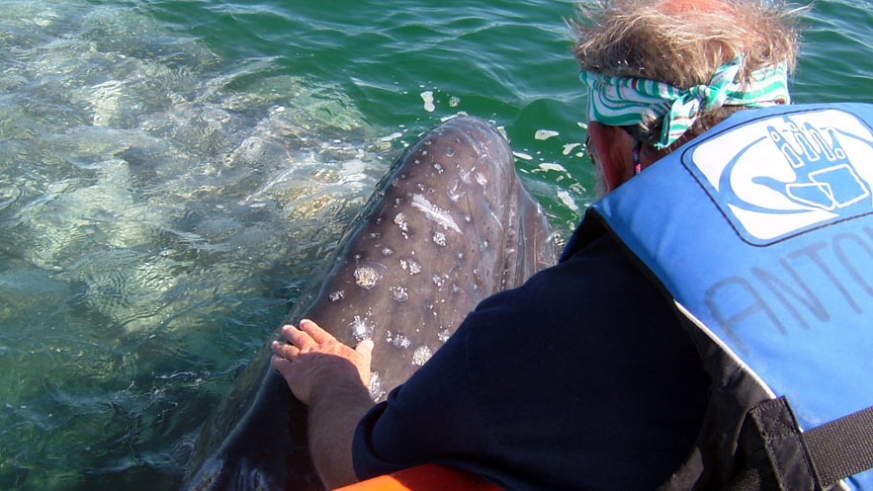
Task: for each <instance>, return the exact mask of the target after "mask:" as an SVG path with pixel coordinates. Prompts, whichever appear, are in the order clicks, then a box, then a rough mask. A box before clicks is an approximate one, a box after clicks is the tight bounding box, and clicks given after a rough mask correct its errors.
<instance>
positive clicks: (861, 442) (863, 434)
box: [803, 407, 873, 488]
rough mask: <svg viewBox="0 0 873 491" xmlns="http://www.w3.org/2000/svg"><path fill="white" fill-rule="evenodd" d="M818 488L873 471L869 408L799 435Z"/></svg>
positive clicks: (872, 423) (872, 415)
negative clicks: (813, 470)
mask: <svg viewBox="0 0 873 491" xmlns="http://www.w3.org/2000/svg"><path fill="white" fill-rule="evenodd" d="M803 440H804V441H805V442H806V447H807V449H809V453H810V457H811V458H812V461H813V463H814V464H815V469H816V472H817V474H818V477H819V481H820V482H821V485H822V486H823V487H825V488H827V487H828V486H831V485H833V484H836V483H837V482H839V481H840V480H841V479H843V478H846V477H849V476H851V475H854V474H857V473H859V472H863V471H865V470H867V469H870V468H873V407H868V408H867V409H863V410H861V411H858V412H856V413H853V414H850V415H848V416H844V417H842V418H840V419H837V420H835V421H831V422H830V423H827V424H824V425H821V426H818V427H816V428H813V429H811V430H809V431H807V432H804V433H803Z"/></svg>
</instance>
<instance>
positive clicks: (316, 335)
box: [300, 319, 336, 344]
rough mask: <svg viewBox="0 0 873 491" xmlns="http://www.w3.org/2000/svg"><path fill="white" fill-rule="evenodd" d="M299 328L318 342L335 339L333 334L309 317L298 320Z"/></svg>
mask: <svg viewBox="0 0 873 491" xmlns="http://www.w3.org/2000/svg"><path fill="white" fill-rule="evenodd" d="M300 330H301V331H303V332H305V333H306V334H308V335H309V336H310V337H311V338H312V339H313V340H314V341H315V342H316V343H318V344H323V343H326V342H329V341H335V340H336V338H335V337H333V335H331V334H330V333H329V332H327V331H325V330H324V329H322V328H321V326H319V325H318V324H316V323H315V322H313V321H311V320H309V319H301V320H300Z"/></svg>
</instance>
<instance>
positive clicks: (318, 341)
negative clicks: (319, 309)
mask: <svg viewBox="0 0 873 491" xmlns="http://www.w3.org/2000/svg"><path fill="white" fill-rule="evenodd" d="M282 335H283V336H284V337H285V339H286V340H287V341H288V343H287V344H285V343H280V342H279V341H273V344H272V346H271V348H272V350H273V353H274V354H275V356H273V360H272V365H273V368H275V369H276V370H278V372H279V373H281V374H282V376H283V377H284V378H285V381H286V382H288V386H289V387H290V388H291V391H292V392H293V393H294V396H295V397H297V398H298V399H300V401H301V402H303V403H304V404H307V405H309V404H310V402H311V400H312V398H313V397H314V396H315V397H317V396H318V392H319V390H320V389H321V388H322V387H325V386H330V385H336V384H337V383H343V382H349V381H351V380H357V381H359V382H360V383H362V384H363V385H364V387H368V386H369V384H370V362H371V360H372V354H373V341H371V340H369V339H365V340H363V341H361V342H360V343H359V344H358V346H357V347H356V348H355V349H352V348H350V347H348V346H346V345H344V344H343V343H340V342H339V341H337V340H336V338H335V337H333V336H332V335H331V334H330V333H328V332H327V331H325V330H324V329H322V328H321V327H319V326H318V324H316V323H315V322H312V321H311V320H308V319H303V320H301V321H300V329H297V328H295V327H294V326H283V327H282Z"/></svg>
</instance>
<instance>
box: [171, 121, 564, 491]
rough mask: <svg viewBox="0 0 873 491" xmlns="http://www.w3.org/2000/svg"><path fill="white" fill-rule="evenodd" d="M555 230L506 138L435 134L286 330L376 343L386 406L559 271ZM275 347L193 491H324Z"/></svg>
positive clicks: (204, 454) (232, 411) (225, 419)
mask: <svg viewBox="0 0 873 491" xmlns="http://www.w3.org/2000/svg"><path fill="white" fill-rule="evenodd" d="M554 262H555V251H554V244H553V241H552V236H551V235H550V233H549V227H548V222H547V221H546V218H545V215H544V214H543V213H542V210H541V209H540V207H539V205H538V204H537V203H536V201H535V200H534V199H533V198H532V197H531V196H530V194H528V192H527V191H526V190H525V189H524V187H523V186H522V184H521V182H520V181H519V179H518V176H517V174H516V172H515V168H514V159H513V156H512V152H511V150H510V148H509V145H508V143H507V142H506V140H505V139H504V138H503V137H502V136H501V135H500V134H499V133H498V132H497V131H496V130H495V129H494V128H493V127H492V126H491V125H489V124H488V123H486V122H484V121H482V120H480V119H477V118H472V117H457V118H454V119H450V120H448V121H446V122H445V123H443V124H441V125H440V126H438V127H437V128H435V129H433V130H431V131H430V132H428V133H425V134H424V135H423V136H422V137H421V138H420V140H419V141H418V142H417V143H416V144H415V145H414V146H412V147H410V148H409V149H408V150H407V152H405V154H404V155H403V156H402V157H401V158H400V159H399V160H398V162H397V164H396V165H395V168H394V169H393V170H392V172H391V173H389V175H388V176H387V177H386V178H385V179H384V180H383V181H382V183H381V184H380V185H379V187H378V188H377V191H376V193H375V194H374V195H373V197H372V198H371V199H370V202H369V203H368V204H367V205H366V207H365V208H364V210H363V211H362V213H361V214H360V215H359V216H358V218H356V219H355V221H354V222H353V223H351V224H350V226H349V228H348V229H347V231H346V233H345V235H344V237H343V239H342V241H341V245H340V247H338V248H337V253H336V254H335V256H334V257H333V258H332V259H331V262H330V263H328V265H327V266H326V268H325V271H326V273H325V275H324V277H323V279H322V281H321V282H320V283H319V282H315V283H316V286H315V287H314V288H312V289H311V290H310V291H309V293H307V294H306V295H304V297H303V298H301V299H300V300H299V301H298V302H297V304H296V305H295V307H294V309H292V312H291V313H290V314H289V316H288V318H287V320H286V323H293V324H296V322H297V321H298V320H299V319H301V318H304V317H305V318H309V319H312V320H314V321H316V322H317V323H318V324H319V325H321V326H322V327H324V328H325V329H327V330H329V331H330V332H331V333H332V334H333V335H334V336H336V337H337V338H338V339H339V340H340V341H343V342H344V343H346V344H349V345H351V346H354V345H356V344H357V343H358V342H359V341H360V340H362V339H365V338H372V339H373V340H374V342H375V345H376V346H375V349H374V352H373V366H372V370H373V377H372V379H373V381H372V382H371V386H370V392H371V395H372V396H373V398H374V399H375V400H379V399H381V398H384V396H385V395H386V394H387V392H389V391H390V390H391V389H393V388H394V387H396V386H397V385H399V384H402V383H403V382H404V381H405V380H406V379H407V378H408V377H409V376H410V375H411V374H412V373H413V372H414V371H415V369H416V368H417V367H418V366H419V365H421V364H423V363H424V362H425V361H427V359H428V358H429V357H430V355H431V354H432V353H433V352H434V351H436V350H437V349H438V348H439V347H440V346H441V345H442V344H443V343H444V342H445V340H446V339H448V337H449V336H450V335H451V333H452V332H453V331H454V329H455V328H456V327H457V326H458V325H459V324H460V323H461V321H462V320H463V319H464V317H465V316H466V315H467V313H469V312H470V311H471V310H473V309H474V308H475V307H476V305H477V304H478V303H479V302H480V301H481V300H483V299H484V298H486V297H487V296H489V295H491V294H493V293H495V292H497V291H500V290H503V289H506V288H511V287H514V286H516V285H519V284H521V283H523V282H524V281H525V280H526V279H527V278H528V277H529V276H531V275H532V274H533V273H535V272H537V271H539V270H541V269H543V268H545V267H548V266H551V265H552V264H554ZM269 355H270V353H269V350H268V349H266V348H265V349H264V351H263V353H262V354H260V355H259V356H258V357H257V359H256V360H255V361H254V362H252V363H251V364H250V365H249V366H248V367H247V368H246V370H244V371H243V373H242V374H241V375H240V376H239V377H238V379H237V381H236V382H235V383H234V386H233V387H232V389H231V391H230V393H229V394H228V396H227V397H226V398H225V400H224V401H223V403H222V404H221V406H220V407H219V408H218V409H217V410H216V411H215V413H214V414H213V416H212V417H211V418H210V420H209V421H208V422H207V423H206V425H205V426H204V429H203V431H202V434H201V436H200V438H199V440H198V443H197V445H196V447H195V449H194V452H193V454H192V457H191V460H190V463H189V470H188V473H187V475H186V478H185V482H184V484H183V489H185V490H189V491H193V490H197V491H205V490H222V491H233V490H246V491H254V490H284V491H292V490H301V491H304V490H322V489H324V486H323V485H322V484H321V482H320V480H319V478H318V476H317V474H316V473H315V471H314V469H313V468H312V464H311V461H310V458H309V454H308V451H307V440H306V407H305V406H304V405H303V404H302V403H300V402H299V401H297V400H296V399H295V398H294V397H293V395H292V394H291V391H290V390H289V389H288V387H287V385H286V384H285V381H284V380H283V379H282V377H281V376H280V375H279V374H278V373H277V372H275V371H274V370H273V369H272V368H271V367H270V364H269V358H270V356H269Z"/></svg>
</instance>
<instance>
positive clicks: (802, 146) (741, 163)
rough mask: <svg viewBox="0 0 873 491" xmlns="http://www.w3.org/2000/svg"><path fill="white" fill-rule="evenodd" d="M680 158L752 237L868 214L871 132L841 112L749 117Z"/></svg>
mask: <svg viewBox="0 0 873 491" xmlns="http://www.w3.org/2000/svg"><path fill="white" fill-rule="evenodd" d="M682 161H683V163H684V165H685V166H686V168H688V170H690V171H691V173H692V174H693V175H694V176H695V177H696V178H697V180H698V181H699V182H700V184H701V185H702V186H703V187H704V189H706V191H707V192H708V193H709V195H710V196H711V197H712V199H713V201H714V202H715V203H716V205H717V206H718V207H719V208H720V209H721V211H722V213H723V214H724V215H725V217H726V218H727V219H728V220H729V221H730V222H731V224H732V225H733V227H734V229H735V230H736V231H737V232H738V233H739V235H740V236H741V237H742V238H743V239H744V240H745V241H747V242H749V243H751V244H756V245H766V244H770V243H773V242H776V241H779V240H782V239H785V238H787V237H791V236H794V235H798V234H801V233H803V232H804V231H807V230H810V229H813V228H817V227H821V226H824V225H828V224H830V223H834V222H838V221H842V220H847V219H850V218H853V217H857V216H860V215H865V214H868V213H873V133H871V129H870V128H869V127H868V126H867V125H866V124H864V123H863V122H861V121H860V120H859V119H858V118H857V117H855V116H854V115H852V114H849V113H847V112H844V111H840V110H834V109H826V110H816V111H809V112H801V113H794V114H790V115H784V116H774V117H768V118H764V119H761V120H759V121H754V122H750V123H748V124H746V125H744V126H741V127H738V128H734V129H731V130H729V131H727V132H724V133H721V134H719V135H717V136H715V137H713V138H712V139H709V140H708V141H706V142H703V143H701V144H700V145H699V146H697V147H696V148H695V149H694V150H693V151H692V152H689V153H688V154H686V155H685V156H684V157H683V159H682Z"/></svg>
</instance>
